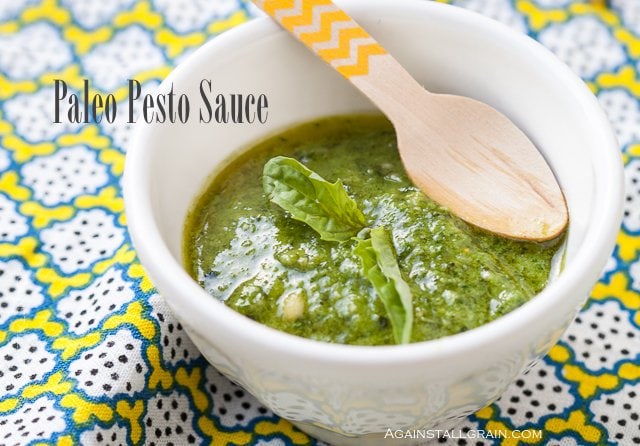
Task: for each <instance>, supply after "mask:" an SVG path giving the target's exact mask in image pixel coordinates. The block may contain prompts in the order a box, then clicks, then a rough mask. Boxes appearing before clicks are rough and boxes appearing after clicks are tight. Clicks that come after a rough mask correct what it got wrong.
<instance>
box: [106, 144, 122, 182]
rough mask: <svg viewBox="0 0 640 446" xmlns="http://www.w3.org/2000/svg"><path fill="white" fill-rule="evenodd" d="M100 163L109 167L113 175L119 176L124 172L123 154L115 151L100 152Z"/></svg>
mask: <svg viewBox="0 0 640 446" xmlns="http://www.w3.org/2000/svg"><path fill="white" fill-rule="evenodd" d="M100 161H102V162H103V163H105V164H107V165H109V166H111V173H112V174H113V175H116V176H120V175H122V173H123V172H124V154H122V153H121V152H118V151H117V150H115V149H105V150H101V151H100Z"/></svg>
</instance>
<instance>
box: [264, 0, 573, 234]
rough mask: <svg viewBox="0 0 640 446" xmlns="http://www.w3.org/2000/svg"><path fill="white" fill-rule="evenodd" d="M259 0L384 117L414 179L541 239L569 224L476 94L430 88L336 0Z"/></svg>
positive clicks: (464, 208)
mask: <svg viewBox="0 0 640 446" xmlns="http://www.w3.org/2000/svg"><path fill="white" fill-rule="evenodd" d="M254 2H255V3H256V5H257V6H258V7H260V8H261V9H262V10H263V11H265V12H266V13H267V14H269V15H270V16H271V17H272V18H273V19H275V20H276V21H277V22H278V23H279V24H280V25H282V27H284V28H285V29H286V30H287V31H289V32H290V33H291V34H293V35H294V36H295V37H296V38H297V39H298V40H299V41H301V42H302V43H304V44H305V45H306V46H307V47H308V48H309V49H311V50H312V51H313V52H314V53H315V54H316V55H317V56H319V57H320V58H322V59H323V60H324V61H325V62H327V63H328V64H329V65H331V66H332V67H333V68H334V69H336V70H337V71H338V72H340V74H342V75H343V76H344V77H345V78H347V79H348V80H349V81H351V83H352V84H353V85H355V86H356V87H357V88H358V89H359V90H360V91H361V92H362V93H364V94H365V95H366V96H367V97H368V98H369V99H370V100H371V101H372V102H373V103H374V104H376V105H377V106H378V107H379V108H380V109H381V110H382V111H383V112H384V113H385V114H386V115H387V117H388V118H389V119H390V120H391V122H392V123H393V125H394V127H395V130H396V134H397V138H398V148H399V151H400V157H401V158H402V161H403V163H404V167H405V169H406V171H407V173H408V175H409V177H410V178H411V180H412V181H413V182H414V183H415V184H416V186H418V187H419V188H420V189H421V190H422V191H423V192H424V193H425V194H426V195H427V196H429V197H430V198H431V199H433V200H435V201H436V202H438V203H439V204H441V205H443V206H445V207H447V208H448V209H449V210H451V212H453V213H454V214H456V215H457V216H459V217H460V218H462V219H463V220H465V221H467V222H469V223H471V224H473V225H475V226H478V227H480V228H483V229H485V230H488V231H491V232H494V233H496V234H499V235H502V236H505V237H510V238H515V239H522V240H537V241H542V240H549V239H552V238H555V237H556V236H558V235H559V234H560V233H561V232H562V231H563V230H564V228H565V227H566V225H567V222H568V212H567V207H566V203H565V200H564V196H563V194H562V191H561V190H560V186H559V185H558V183H557V182H556V179H555V177H554V175H553V173H552V172H551V169H550V168H549V166H548V165H547V163H546V161H545V160H544V158H543V157H542V155H541V154H540V152H538V150H537V149H536V147H535V146H534V145H533V143H532V142H531V141H530V140H529V139H528V138H527V137H526V136H525V134H524V133H523V132H522V131H521V130H520V129H518V128H517V127H516V125H515V124H513V123H512V122H511V121H510V120H509V119H508V118H507V117H506V116H504V115H503V114H501V113H500V112H498V111H497V110H495V109H493V108H492V107H490V106H488V105H486V104H484V103H482V102H479V101H476V100H474V99H471V98H466V97H462V96H454V95H447V94H434V93H430V92H428V91H427V90H425V89H424V88H423V87H422V86H421V85H420V84H418V83H417V82H416V80H415V79H413V78H412V77H411V75H410V74H409V73H408V72H407V71H406V70H405V69H404V68H403V67H402V66H401V65H400V64H399V63H398V62H397V61H396V60H395V59H394V58H393V57H392V56H391V55H390V54H389V53H387V51H386V50H385V49H384V48H382V46H380V44H378V43H377V42H376V41H375V40H374V39H373V38H372V37H371V36H370V35H369V34H368V33H367V32H366V31H365V30H364V29H363V28H361V27H360V26H359V25H358V24H357V23H356V22H355V21H354V20H353V19H352V18H351V17H349V15H347V14H346V13H345V12H344V11H342V10H341V9H340V8H338V7H337V6H336V5H335V4H334V3H333V2H332V1H331V0H254Z"/></svg>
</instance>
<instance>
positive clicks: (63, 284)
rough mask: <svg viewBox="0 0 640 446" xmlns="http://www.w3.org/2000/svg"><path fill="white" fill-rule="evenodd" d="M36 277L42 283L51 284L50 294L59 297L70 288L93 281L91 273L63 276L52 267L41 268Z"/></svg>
mask: <svg viewBox="0 0 640 446" xmlns="http://www.w3.org/2000/svg"><path fill="white" fill-rule="evenodd" d="M36 277H37V278H38V280H39V281H40V282H42V283H46V284H49V290H48V291H49V294H51V296H52V297H59V296H60V295H62V294H63V293H64V292H66V291H67V289H69V288H80V287H83V286H85V285H87V284H88V283H89V282H90V281H91V277H92V276H91V274H89V273H78V274H75V275H73V276H61V275H59V274H58V273H57V272H56V271H55V270H54V269H52V268H41V269H39V270H38V271H37V272H36Z"/></svg>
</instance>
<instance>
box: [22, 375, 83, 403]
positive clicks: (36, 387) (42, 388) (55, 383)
mask: <svg viewBox="0 0 640 446" xmlns="http://www.w3.org/2000/svg"><path fill="white" fill-rule="evenodd" d="M63 379H64V375H63V374H62V372H56V373H54V374H53V375H51V376H50V377H49V379H48V380H47V382H46V383H45V384H31V385H30V386H27V387H25V388H24V390H23V391H22V396H23V397H24V398H36V397H38V396H40V395H42V394H43V393H47V392H51V393H53V394H56V395H64V394H67V393H69V392H70V391H71V389H72V387H73V385H72V384H71V383H70V382H68V381H64V380H63Z"/></svg>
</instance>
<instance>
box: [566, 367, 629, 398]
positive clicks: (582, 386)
mask: <svg viewBox="0 0 640 446" xmlns="http://www.w3.org/2000/svg"><path fill="white" fill-rule="evenodd" d="M562 370H563V374H564V377H565V378H566V379H567V380H569V381H572V382H575V383H578V393H580V396H582V397H583V398H589V397H592V396H593V395H595V394H596V392H597V391H598V389H602V390H612V389H614V388H615V387H616V386H617V385H618V383H619V380H618V377H617V376H616V375H613V374H611V373H603V374H601V375H592V374H590V373H588V372H586V371H584V370H582V369H581V368H580V367H579V366H577V365H572V364H567V365H565V366H564V368H563V369H562Z"/></svg>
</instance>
